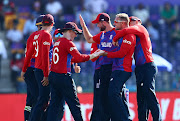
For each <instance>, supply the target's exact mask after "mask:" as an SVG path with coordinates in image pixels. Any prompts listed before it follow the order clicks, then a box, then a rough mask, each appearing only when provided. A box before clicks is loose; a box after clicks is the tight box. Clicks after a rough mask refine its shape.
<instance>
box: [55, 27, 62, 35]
mask: <svg viewBox="0 0 180 121" xmlns="http://www.w3.org/2000/svg"><path fill="white" fill-rule="evenodd" d="M54 36H55V37H59V36H60V37H62V32H61V31H60V29H59V28H58V29H56V30H55V31H54Z"/></svg>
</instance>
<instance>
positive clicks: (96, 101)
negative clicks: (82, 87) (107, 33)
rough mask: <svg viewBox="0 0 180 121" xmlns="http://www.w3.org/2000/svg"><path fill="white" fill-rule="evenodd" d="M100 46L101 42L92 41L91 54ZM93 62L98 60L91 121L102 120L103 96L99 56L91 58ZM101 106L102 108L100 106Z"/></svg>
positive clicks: (94, 78)
mask: <svg viewBox="0 0 180 121" xmlns="http://www.w3.org/2000/svg"><path fill="white" fill-rule="evenodd" d="M98 48H99V44H97V43H92V45H91V54H92V53H94V52H95V51H97V50H98ZM91 61H92V62H95V61H96V64H95V72H94V77H93V80H94V96H93V109H92V114H91V117H90V121H95V120H97V121H100V120H101V119H100V111H101V108H102V107H100V105H101V98H100V97H101V96H100V89H99V88H100V67H101V66H100V64H99V58H98V57H97V58H94V59H92V60H91ZM99 107H100V108H99Z"/></svg>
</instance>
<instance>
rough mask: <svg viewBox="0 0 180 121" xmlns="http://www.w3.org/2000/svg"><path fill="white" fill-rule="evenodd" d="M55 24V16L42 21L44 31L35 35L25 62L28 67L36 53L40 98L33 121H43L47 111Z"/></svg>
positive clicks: (36, 73) (47, 15)
mask: <svg viewBox="0 0 180 121" xmlns="http://www.w3.org/2000/svg"><path fill="white" fill-rule="evenodd" d="M53 24H54V18H53V16H52V15H50V14H46V15H45V16H44V17H43V20H42V29H41V30H40V31H38V32H37V33H36V34H35V35H34V37H33V45H32V48H30V51H29V53H27V56H26V58H27V59H26V60H25V65H27V63H28V62H29V60H30V59H31V58H32V55H33V54H34V53H35V59H36V61H35V77H36V80H37V82H38V87H39V96H38V101H37V103H36V105H35V107H34V110H33V111H32V116H31V119H30V120H31V121H40V120H41V118H42V114H43V113H44V111H45V110H46V108H47V105H48V101H49V93H50V88H49V85H48V84H49V81H48V75H49V64H50V62H49V50H50V45H51V43H52V37H51V35H50V31H51V30H52V27H53ZM23 73H24V72H23Z"/></svg>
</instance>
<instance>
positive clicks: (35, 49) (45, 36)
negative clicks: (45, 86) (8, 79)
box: [23, 30, 52, 77]
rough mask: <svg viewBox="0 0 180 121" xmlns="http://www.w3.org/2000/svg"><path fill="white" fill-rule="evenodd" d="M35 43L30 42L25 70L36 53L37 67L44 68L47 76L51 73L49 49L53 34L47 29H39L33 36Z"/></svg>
mask: <svg viewBox="0 0 180 121" xmlns="http://www.w3.org/2000/svg"><path fill="white" fill-rule="evenodd" d="M31 39H33V43H32V42H31V43H30V48H29V49H28V51H27V54H26V59H25V61H24V67H23V72H25V71H26V69H27V64H28V63H29V62H30V59H31V58H32V55H33V54H34V55H35V59H36V62H35V68H38V69H42V70H43V74H44V76H45V77H48V74H49V59H47V58H49V50H50V44H51V42H52V37H51V35H50V34H49V33H48V32H47V31H45V30H41V31H37V32H35V33H34V34H33V36H31Z"/></svg>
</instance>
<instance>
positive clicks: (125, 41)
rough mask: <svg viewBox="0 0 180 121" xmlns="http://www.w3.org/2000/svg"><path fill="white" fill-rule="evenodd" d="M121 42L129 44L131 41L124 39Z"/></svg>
mask: <svg viewBox="0 0 180 121" xmlns="http://www.w3.org/2000/svg"><path fill="white" fill-rule="evenodd" d="M123 43H127V44H129V45H131V41H127V40H126V39H125V40H123Z"/></svg>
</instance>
